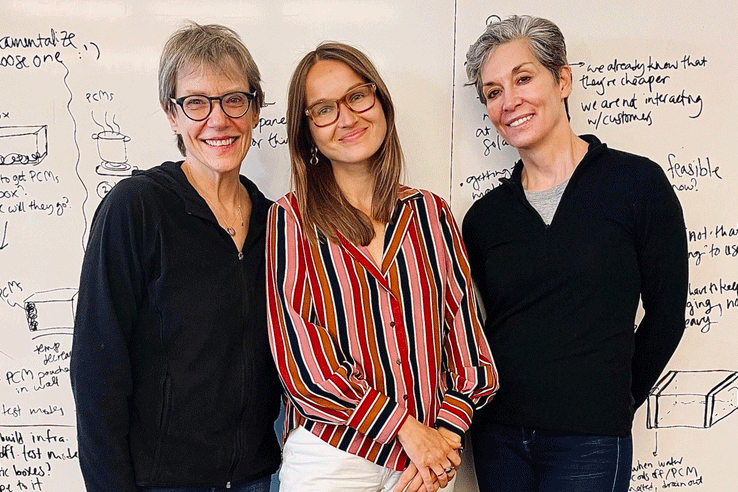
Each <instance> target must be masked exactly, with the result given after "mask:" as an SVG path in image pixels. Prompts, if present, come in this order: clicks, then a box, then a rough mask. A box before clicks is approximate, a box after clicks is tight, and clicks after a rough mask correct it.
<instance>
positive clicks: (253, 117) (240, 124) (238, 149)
mask: <svg viewBox="0 0 738 492" xmlns="http://www.w3.org/2000/svg"><path fill="white" fill-rule="evenodd" d="M176 87H177V93H176V95H175V97H177V98H179V97H183V96H189V95H192V94H199V95H205V96H210V97H213V96H222V95H223V94H227V93H230V92H237V91H240V92H250V91H251V88H250V87H249V84H248V82H247V81H246V80H245V78H244V79H238V78H237V77H232V76H229V75H228V74H227V73H226V72H224V71H222V70H216V69H213V68H212V67H208V66H197V67H191V66H185V67H184V68H183V69H182V70H180V72H179V73H178V74H177V84H176ZM255 106H256V105H255V104H253V103H252V104H251V107H250V108H249V110H248V111H247V112H246V114H245V115H243V116H241V117H240V118H230V117H228V116H227V115H226V114H225V113H224V112H223V109H222V108H221V107H220V103H219V102H215V101H213V110H212V112H211V113H210V116H208V117H207V118H206V119H205V120H203V121H192V120H191V119H189V118H188V117H187V116H185V114H184V112H183V111H182V108H180V107H179V106H177V107H176V109H175V111H174V113H169V112H167V117H168V119H169V124H170V125H171V127H172V130H173V131H174V132H175V133H178V134H179V135H181V136H182V140H183V141H184V146H185V148H186V149H187V155H186V157H185V161H186V162H187V163H188V164H189V165H190V166H194V167H197V168H198V170H199V171H201V172H207V173H215V174H228V173H232V172H234V171H235V173H236V174H238V170H239V169H240V167H241V162H242V161H243V159H244V157H246V153H247V152H248V151H249V148H250V146H251V131H252V130H253V128H254V126H255V125H256V124H257V123H258V121H259V108H258V107H255Z"/></svg>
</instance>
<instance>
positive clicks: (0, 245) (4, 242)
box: [0, 220, 8, 250]
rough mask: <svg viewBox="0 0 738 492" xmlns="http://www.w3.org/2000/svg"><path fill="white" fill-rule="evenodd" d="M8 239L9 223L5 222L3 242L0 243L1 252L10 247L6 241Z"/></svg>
mask: <svg viewBox="0 0 738 492" xmlns="http://www.w3.org/2000/svg"><path fill="white" fill-rule="evenodd" d="M7 239H8V221H7V220H6V221H5V227H3V240H2V241H0V250H3V249H5V248H7V247H8V242H7V241H6V240H7Z"/></svg>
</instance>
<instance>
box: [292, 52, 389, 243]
mask: <svg viewBox="0 0 738 492" xmlns="http://www.w3.org/2000/svg"><path fill="white" fill-rule="evenodd" d="M321 60H333V61H337V62H341V63H343V64H345V65H346V66H348V67H349V68H350V69H351V70H353V71H354V72H356V74H357V75H358V76H359V77H361V78H362V79H363V80H364V81H365V82H372V83H374V84H375V85H376V86H377V90H376V97H377V100H378V102H379V103H380V104H381V105H382V109H383V110H384V117H385V120H386V123H387V133H386V134H385V136H384V140H383V141H382V144H381V145H380V147H379V149H378V150H377V152H376V153H375V154H374V155H373V156H372V157H371V158H370V159H369V164H370V169H371V171H372V174H373V175H374V197H373V201H372V217H371V218H370V217H367V216H366V215H365V214H364V213H363V212H361V211H359V210H358V209H356V208H355V207H353V206H352V205H351V204H350V203H349V202H348V200H346V198H345V197H344V196H343V193H341V190H340V188H339V187H338V183H336V179H335V177H334V175H333V168H332V166H331V162H330V160H329V159H328V158H327V157H325V156H324V155H323V154H322V153H321V152H320V151H319V150H317V148H316V145H315V142H314V141H313V137H312V135H311V133H310V121H309V119H308V116H307V115H306V114H305V109H306V106H307V98H306V88H305V85H306V81H307V76H308V73H309V72H310V69H311V68H312V67H313V66H315V64H316V63H317V62H318V61H321ZM287 136H288V141H289V149H290V157H291V161H292V186H293V188H294V191H295V192H296V195H297V200H298V203H299V205H300V210H301V211H302V215H303V222H304V223H305V224H306V226H307V227H305V233H306V235H307V237H308V239H309V240H310V241H311V242H313V243H315V242H316V241H317V240H318V237H317V234H316V233H315V229H316V228H317V230H318V231H320V232H321V233H322V234H323V235H324V236H325V237H326V238H327V239H328V240H330V241H332V242H338V233H340V234H341V235H342V236H344V237H345V238H346V239H348V240H349V241H351V242H352V243H354V244H360V245H363V246H366V245H368V244H369V243H370V242H371V240H372V238H373V237H374V227H373V225H372V222H371V219H375V220H377V221H379V222H384V223H387V222H389V221H390V219H391V216H392V212H393V211H394V209H395V206H396V202H397V191H398V187H399V181H400V175H401V173H402V167H403V156H402V149H401V147H400V139H399V137H398V136H397V128H396V127H395V107H394V105H393V104H392V98H391V97H390V94H389V91H388V90H387V85H386V84H385V83H384V81H383V80H382V78H381V77H380V75H379V72H378V71H377V69H376V68H375V67H374V64H372V62H371V60H369V58H368V57H367V56H366V55H365V54H364V53H362V52H361V51H359V50H358V49H356V48H354V47H353V46H349V45H347V44H343V43H336V42H324V43H321V44H320V45H318V47H317V48H316V49H315V50H314V51H311V52H310V53H308V54H307V55H305V56H304V57H303V59H302V60H301V61H300V63H298V65H297V68H295V72H294V73H293V74H292V80H291V81H290V86H289V93H288V96H287ZM313 152H314V153H313ZM313 155H315V157H316V158H317V163H316V162H315V160H316V159H313V163H311V162H310V161H311V157H312V156H313Z"/></svg>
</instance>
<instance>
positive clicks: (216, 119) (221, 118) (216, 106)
mask: <svg viewBox="0 0 738 492" xmlns="http://www.w3.org/2000/svg"><path fill="white" fill-rule="evenodd" d="M211 104H212V105H213V108H212V110H211V111H210V115H209V116H208V124H209V125H211V126H223V125H227V124H228V120H229V118H228V115H227V114H225V112H224V111H223V106H221V104H222V103H221V101H220V100H215V101H211Z"/></svg>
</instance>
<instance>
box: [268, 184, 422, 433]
mask: <svg viewBox="0 0 738 492" xmlns="http://www.w3.org/2000/svg"><path fill="white" fill-rule="evenodd" d="M291 203H295V202H294V201H293V202H289V201H287V200H284V199H283V200H281V201H280V202H279V203H277V204H275V205H273V206H272V208H271V209H270V211H269V218H268V222H267V251H266V265H267V266H266V268H267V272H266V277H267V309H268V321H269V341H270V345H271V349H272V354H273V356H274V360H275V363H276V365H277V369H278V372H279V375H280V378H281V380H282V384H283V386H284V388H285V390H286V392H287V395H288V396H289V398H290V399H291V401H292V403H293V404H294V405H295V407H296V408H297V409H298V411H299V412H300V413H301V414H302V415H304V416H305V417H308V418H309V419H310V420H313V421H315V422H323V423H329V424H339V425H347V426H349V427H351V428H353V429H356V430H357V431H358V432H360V433H362V434H364V435H366V436H368V437H370V438H371V439H374V440H376V441H378V442H381V443H387V442H389V441H391V440H392V439H394V438H395V436H396V435H397V432H398V431H399V429H400V427H401V426H402V424H403V423H404V421H405V419H406V418H407V416H408V411H407V410H406V409H405V408H404V407H402V406H401V405H399V404H398V403H397V402H395V401H394V400H393V399H391V398H390V397H389V396H387V395H386V394H383V393H381V392H380V391H377V390H376V389H375V388H372V387H371V386H370V385H369V383H368V382H367V381H366V380H365V379H364V378H363V376H364V375H363V373H362V370H361V367H357V366H356V365H355V364H354V363H353V359H352V358H351V357H350V354H347V355H348V356H346V355H344V354H343V353H342V352H341V350H340V348H339V347H338V345H337V344H336V343H335V340H333V338H332V337H331V335H330V333H329V331H328V330H327V329H325V328H324V327H323V326H320V325H319V324H318V323H317V321H316V319H317V317H316V315H315V308H314V302H315V301H314V299H313V296H312V295H311V280H310V272H311V271H314V270H315V268H317V266H316V264H315V263H314V262H315V261H319V260H316V259H315V258H314V257H313V255H312V254H311V246H310V244H309V243H308V241H307V239H306V238H305V236H304V235H303V233H302V228H301V224H300V222H299V219H298V218H297V216H296V213H295V210H294V208H293V207H292V206H291Z"/></svg>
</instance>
